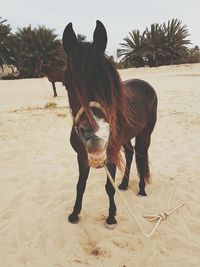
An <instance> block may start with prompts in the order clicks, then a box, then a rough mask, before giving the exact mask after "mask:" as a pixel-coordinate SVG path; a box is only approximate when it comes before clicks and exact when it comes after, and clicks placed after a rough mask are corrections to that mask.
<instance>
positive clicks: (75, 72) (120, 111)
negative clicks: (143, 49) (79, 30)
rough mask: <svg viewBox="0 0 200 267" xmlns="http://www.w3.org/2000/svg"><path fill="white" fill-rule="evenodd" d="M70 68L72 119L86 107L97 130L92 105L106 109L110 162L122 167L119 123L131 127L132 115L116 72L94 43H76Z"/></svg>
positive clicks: (70, 60)
mask: <svg viewBox="0 0 200 267" xmlns="http://www.w3.org/2000/svg"><path fill="white" fill-rule="evenodd" d="M67 66H68V68H67V72H66V83H67V84H66V85H67V88H68V95H69V104H70V107H71V110H72V115H73V116H75V115H76V113H77V112H78V110H79V109H80V107H81V106H83V107H84V108H85V110H86V115H87V117H88V120H89V122H90V123H91V125H93V126H94V127H95V122H94V119H93V116H92V114H91V112H90V108H89V102H90V101H97V102H99V103H100V104H101V105H102V106H103V107H104V109H105V110H106V113H107V118H106V120H107V121H108V122H109V125H110V143H109V147H108V159H109V160H110V161H112V162H114V163H115V164H116V165H117V166H120V162H121V160H120V156H119V153H118V151H119V149H120V146H121V144H119V141H118V139H119V135H120V131H119V126H120V122H123V123H130V111H129V107H128V106H127V102H126V97H127V91H125V90H124V89H123V83H122V81H121V79H120V77H119V74H118V72H117V70H116V69H115V67H114V66H113V65H112V63H111V62H110V61H109V59H108V58H107V57H106V56H105V55H104V53H101V52H99V51H97V50H96V49H95V47H94V45H93V44H91V43H77V46H76V49H75V50H74V51H73V53H71V54H70V56H69V57H68V64H67Z"/></svg>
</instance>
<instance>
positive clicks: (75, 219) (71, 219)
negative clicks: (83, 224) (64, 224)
mask: <svg viewBox="0 0 200 267" xmlns="http://www.w3.org/2000/svg"><path fill="white" fill-rule="evenodd" d="M68 221H69V222H70V223H73V224H76V223H78V222H79V217H78V215H75V214H73V213H72V214H70V215H69V217H68Z"/></svg>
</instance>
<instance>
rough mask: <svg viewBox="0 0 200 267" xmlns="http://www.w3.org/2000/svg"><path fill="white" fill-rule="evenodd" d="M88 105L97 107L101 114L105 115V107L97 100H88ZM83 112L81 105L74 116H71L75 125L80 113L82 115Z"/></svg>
mask: <svg viewBox="0 0 200 267" xmlns="http://www.w3.org/2000/svg"><path fill="white" fill-rule="evenodd" d="M89 107H90V108H97V109H99V110H100V111H102V112H103V114H104V115H105V116H106V110H105V108H104V107H103V106H102V105H101V104H100V103H98V102H96V101H90V102H89ZM84 112H85V109H84V107H81V108H80V109H79V111H78V112H77V114H76V116H75V117H74V118H73V121H74V124H75V125H76V124H77V122H78V121H79V119H80V117H81V115H82V114H83V113H84Z"/></svg>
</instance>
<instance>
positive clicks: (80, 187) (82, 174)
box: [68, 155, 90, 223]
mask: <svg viewBox="0 0 200 267" xmlns="http://www.w3.org/2000/svg"><path fill="white" fill-rule="evenodd" d="M77 159H78V165H79V179H78V183H77V186H76V201H75V205H74V209H73V212H72V213H71V214H70V215H69V217H68V220H69V222H71V223H77V222H78V221H79V216H78V215H79V214H80V212H81V208H82V200H83V194H84V192H85V187H86V182H87V178H88V175H89V170H90V167H89V166H87V165H86V162H87V161H86V160H85V158H84V159H83V158H81V156H80V155H78V157H77Z"/></svg>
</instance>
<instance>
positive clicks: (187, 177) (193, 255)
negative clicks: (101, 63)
mask: <svg viewBox="0 0 200 267" xmlns="http://www.w3.org/2000/svg"><path fill="white" fill-rule="evenodd" d="M120 75H121V77H122V79H123V80H126V79H129V78H141V79H144V80H146V81H147V82H149V83H150V84H151V85H152V86H153V87H154V88H155V90H156V91H157V94H158V100H159V106H158V120H157V125H156V128H155V130H154V132H153V134H152V141H151V146H150V149H149V157H150V168H151V174H152V175H151V177H152V183H151V184H149V185H147V188H146V191H147V193H148V197H147V198H139V197H137V192H138V176H137V173H136V168H135V162H133V164H132V169H131V176H130V186H129V188H128V190H127V191H126V192H122V194H123V196H124V198H125V199H126V201H127V202H128V203H129V205H130V207H131V209H132V211H133V212H134V214H135V216H136V217H137V218H138V220H139V222H140V223H141V224H142V226H143V228H144V230H145V231H146V232H150V231H151V229H152V228H153V226H154V225H155V224H154V223H150V222H148V221H146V219H144V218H143V215H145V214H159V213H160V212H165V211H170V210H171V209H173V208H174V207H176V206H177V205H179V204H180V203H182V202H186V205H185V206H183V207H181V208H180V209H178V210H177V211H175V212H174V213H173V214H171V215H170V216H169V217H168V219H167V220H166V221H163V222H161V224H160V225H159V227H158V229H157V230H156V232H155V233H154V235H153V236H152V237H151V238H147V237H145V236H144V235H143V233H142V232H141V231H140V229H139V228H138V226H137V224H136V222H135V221H134V220H133V219H132V218H131V217H130V215H129V213H128V211H127V209H126V208H125V206H124V204H123V203H122V201H121V199H120V198H119V196H117V195H116V197H115V199H116V204H117V216H116V218H117V220H118V225H117V227H116V228H115V229H114V230H107V229H106V228H105V227H104V222H105V219H106V216H107V214H108V197H107V195H106V192H105V188H104V186H105V182H106V176H105V171H104V169H100V170H94V169H92V170H91V172H90V176H89V179H88V183H87V188H86V192H85V195H84V201H83V209H82V213H81V217H80V218H81V219H80V222H79V223H78V224H76V225H73V224H70V223H69V222H68V219H67V217H68V215H69V214H70V212H71V211H72V208H73V205H74V199H75V192H76V182H77V178H78V168H77V162H76V153H75V152H74V151H73V149H72V148H71V146H70V143H69V136H70V129H71V126H72V119H71V115H70V113H69V109H68V102H67V93H66V91H65V88H64V87H63V86H62V85H61V83H57V92H58V96H59V97H58V98H53V97H52V95H53V90H52V88H51V84H50V83H49V82H48V80H47V79H46V78H42V79H24V80H12V81H0V267H21V266H26V267H29V266H35V267H68V266H70V267H71V266H72V267H74V266H75V267H76V266H78V267H79V266H80V267H82V266H92V267H94V266H95V267H100V266H102V267H103V266H104V267H110V266H114V267H133V266H136V267H143V266H155V267H157V266H158V267H160V266H161V267H162V266H163V267H168V266H181V267H188V266H190V267H192V266H200V238H199V237H200V220H199V218H200V208H199V203H200V193H199V192H200V163H199V160H200V146H199V144H200V131H199V130H200V127H199V126H200V64H193V65H179V66H167V67H166V66H165V67H159V68H141V69H127V70H121V71H120ZM54 103H56V104H57V106H56V107H55V108H46V105H47V104H48V106H53V104H54ZM133 143H134V140H133ZM121 176H122V175H121V173H120V172H118V173H117V183H120V180H121Z"/></svg>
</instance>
